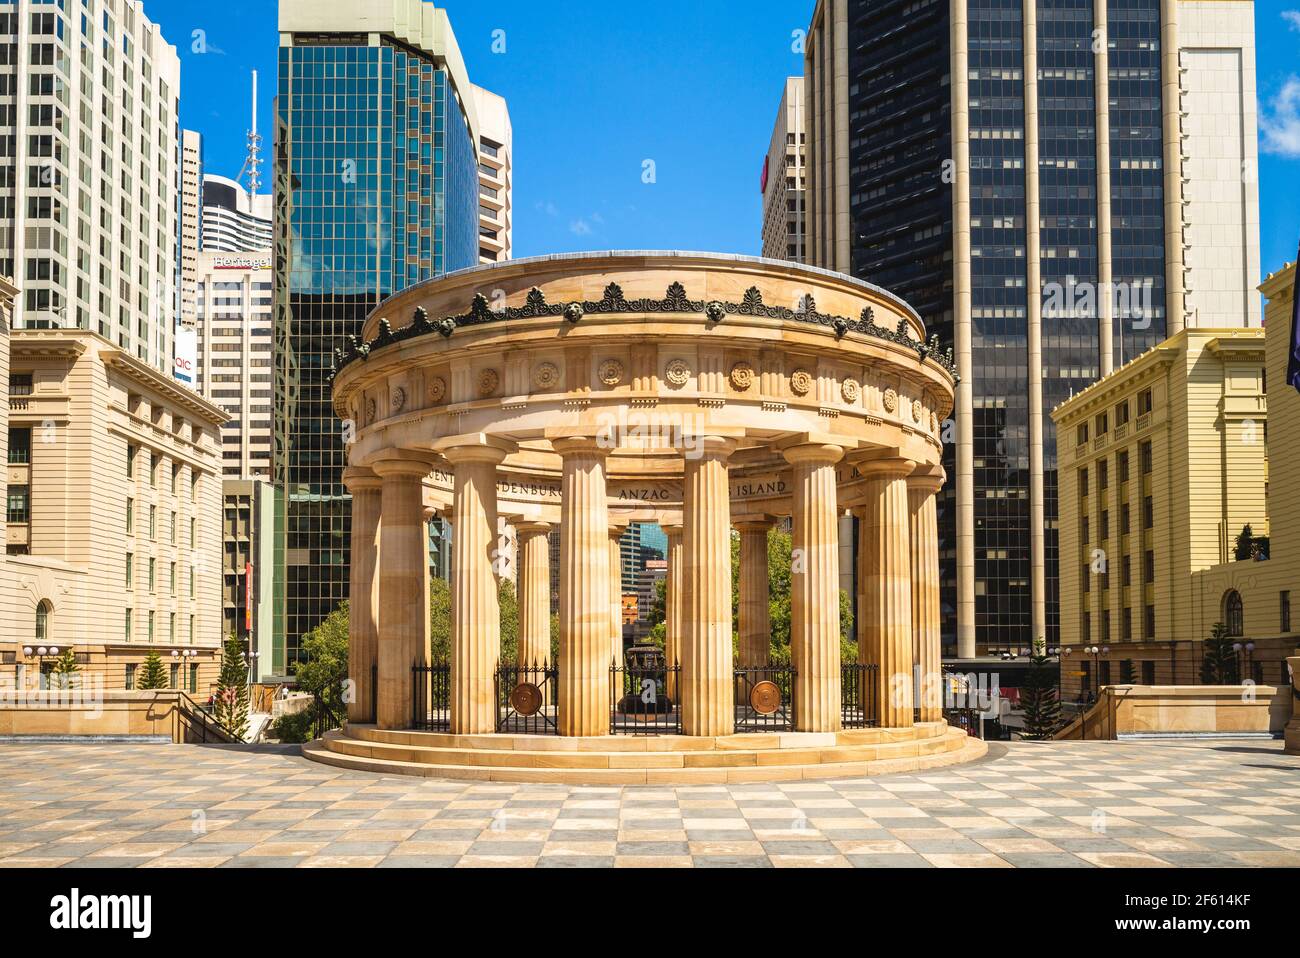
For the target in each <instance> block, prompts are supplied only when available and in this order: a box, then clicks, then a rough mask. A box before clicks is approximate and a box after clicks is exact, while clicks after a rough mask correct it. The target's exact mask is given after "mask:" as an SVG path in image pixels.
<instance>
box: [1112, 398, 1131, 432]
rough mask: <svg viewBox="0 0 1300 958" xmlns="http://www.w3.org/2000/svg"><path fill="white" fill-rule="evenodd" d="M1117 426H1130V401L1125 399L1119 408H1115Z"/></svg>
mask: <svg viewBox="0 0 1300 958" xmlns="http://www.w3.org/2000/svg"><path fill="white" fill-rule="evenodd" d="M1115 425H1116V426H1125V425H1128V400H1127V399H1125V400H1124V401H1123V402H1122V403H1120V404H1119V405H1118V406H1116V407H1115Z"/></svg>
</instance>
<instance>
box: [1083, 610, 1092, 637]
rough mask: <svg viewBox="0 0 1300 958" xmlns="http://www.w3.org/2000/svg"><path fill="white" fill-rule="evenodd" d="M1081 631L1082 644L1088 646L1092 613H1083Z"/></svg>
mask: <svg viewBox="0 0 1300 958" xmlns="http://www.w3.org/2000/svg"><path fill="white" fill-rule="evenodd" d="M1081 631H1082V632H1083V644H1084V645H1088V644H1089V643H1090V642H1092V613H1091V612H1085V613H1083V623H1082V629H1081Z"/></svg>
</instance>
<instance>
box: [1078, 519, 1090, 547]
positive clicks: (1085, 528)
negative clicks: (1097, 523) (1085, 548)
mask: <svg viewBox="0 0 1300 958" xmlns="http://www.w3.org/2000/svg"><path fill="white" fill-rule="evenodd" d="M1089 526H1090V523H1089V521H1088V517H1087V516H1084V517H1083V521H1082V522H1081V523H1080V524H1079V535H1080V536H1081V537H1082V538H1083V544H1084V545H1087V544H1088V543H1089V542H1091V541H1092V531H1091V529H1090V528H1089Z"/></svg>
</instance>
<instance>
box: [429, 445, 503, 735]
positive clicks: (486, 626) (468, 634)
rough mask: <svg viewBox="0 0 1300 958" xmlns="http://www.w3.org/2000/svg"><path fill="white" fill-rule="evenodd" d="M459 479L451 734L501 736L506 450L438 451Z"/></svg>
mask: <svg viewBox="0 0 1300 958" xmlns="http://www.w3.org/2000/svg"><path fill="white" fill-rule="evenodd" d="M438 451H439V452H441V453H442V454H443V456H445V457H446V459H447V461H448V462H450V463H451V465H452V470H453V473H454V476H455V486H454V491H453V493H452V515H451V524H452V529H453V530H454V532H453V534H452V537H451V731H452V733H453V734H455V735H488V734H491V733H493V732H495V731H496V723H497V703H496V670H497V665H498V664H499V663H500V660H501V606H500V604H499V600H498V594H497V579H496V570H495V569H494V568H493V559H494V554H493V553H494V552H495V550H496V548H497V466H499V465H500V464H501V462H502V460H504V459H505V457H506V450H505V449H503V448H501V447H500V446H498V445H496V444H495V443H494V442H492V441H491V440H488V439H486V438H485V437H479V438H477V439H476V440H467V441H464V442H461V441H459V440H457V441H455V442H454V443H447V444H445V445H440V446H439V447H438Z"/></svg>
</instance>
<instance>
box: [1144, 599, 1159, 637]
mask: <svg viewBox="0 0 1300 958" xmlns="http://www.w3.org/2000/svg"><path fill="white" fill-rule="evenodd" d="M1142 625H1143V627H1144V631H1145V632H1146V634H1145V635H1143V636H1142V638H1144V639H1146V640H1147V641H1148V642H1154V641H1155V638H1156V607H1155V606H1154V605H1149V606H1147V607H1146V614H1145V615H1144V616H1143V623H1142Z"/></svg>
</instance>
